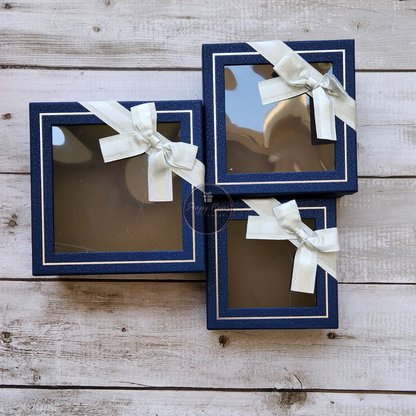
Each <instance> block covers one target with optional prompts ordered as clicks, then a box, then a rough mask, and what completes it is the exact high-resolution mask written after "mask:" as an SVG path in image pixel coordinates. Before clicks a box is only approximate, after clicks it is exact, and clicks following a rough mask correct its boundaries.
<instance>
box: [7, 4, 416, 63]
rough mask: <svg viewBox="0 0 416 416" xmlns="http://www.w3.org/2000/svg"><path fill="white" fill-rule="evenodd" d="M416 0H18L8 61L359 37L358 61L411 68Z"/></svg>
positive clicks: (160, 57) (185, 57)
mask: <svg viewBox="0 0 416 416" xmlns="http://www.w3.org/2000/svg"><path fill="white" fill-rule="evenodd" d="M415 5H416V2H415V1H414V0H410V1H403V2H400V1H391V0H371V1H367V2H366V3H365V4H363V2H362V1H359V0H336V1H330V0H324V1H319V2H312V3H311V2H309V1H307V0H300V1H297V2H293V1H273V0H257V1H254V2H250V3H244V2H242V1H229V2H224V1H220V0H213V1H211V2H210V3H209V5H208V4H206V3H200V2H191V1H185V0H181V1H174V2H172V1H170V0H160V1H158V6H157V8H155V6H154V2H153V1H150V0H142V1H140V2H137V1H134V0H124V1H119V0H94V1H88V2H86V1H82V0H74V1H68V0H67V1H60V2H56V1H54V0H37V1H36V2H34V1H30V0H23V1H19V2H13V1H10V2H8V3H6V4H5V3H3V5H2V8H1V9H0V21H1V31H0V40H1V41H0V55H1V56H2V62H1V63H2V64H5V65H42V66H62V67H106V68H179V67H182V68H183V67H185V68H189V67H192V68H199V67H200V65H201V59H200V54H201V44H202V43H223V42H245V41H249V40H259V39H276V38H277V39H282V40H309V39H311V40H313V39H334V38H335V39H339V38H343V39H350V38H354V39H356V41H357V67H358V68H360V69H415V68H416V55H415V53H414V52H415V41H416V34H415V31H414V12H415V8H416V6H415Z"/></svg>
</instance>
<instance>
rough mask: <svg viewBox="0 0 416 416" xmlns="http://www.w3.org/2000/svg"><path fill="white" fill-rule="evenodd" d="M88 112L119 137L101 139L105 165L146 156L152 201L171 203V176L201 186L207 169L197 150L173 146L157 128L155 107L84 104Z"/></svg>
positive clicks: (152, 105) (183, 146)
mask: <svg viewBox="0 0 416 416" xmlns="http://www.w3.org/2000/svg"><path fill="white" fill-rule="evenodd" d="M80 104H82V105H83V106H84V107H85V108H86V109H88V110H89V111H90V112H91V113H93V114H94V115H96V116H97V117H98V118H99V119H101V120H102V121H104V123H106V124H108V125H109V126H110V127H111V128H113V129H114V130H116V131H117V132H118V133H120V134H117V135H115V136H110V137H105V138H103V139H100V147H101V152H102V154H103V157H104V162H105V163H108V162H113V161H115V160H119V159H125V158H128V157H133V156H137V155H141V154H143V153H147V154H148V155H149V156H150V157H149V161H148V187H149V201H155V202H156V201H172V200H173V190H172V172H174V173H176V174H177V175H179V176H180V177H181V178H183V179H185V180H186V181H187V182H189V183H190V184H191V185H193V186H201V185H202V184H203V183H204V178H205V166H204V164H203V163H202V162H200V161H199V160H198V159H197V158H196V155H197V152H198V146H194V145H192V144H188V143H181V142H178V143H176V142H171V141H170V140H169V139H167V138H166V137H164V136H163V135H162V134H160V133H159V132H158V131H157V130H156V128H157V114H156V107H155V104H154V103H146V104H141V105H137V106H135V107H132V108H131V112H130V111H129V110H127V109H126V108H124V107H123V106H122V105H121V104H119V103H118V102H116V101H95V102H81V103H80Z"/></svg>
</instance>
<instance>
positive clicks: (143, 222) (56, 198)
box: [30, 100, 205, 276]
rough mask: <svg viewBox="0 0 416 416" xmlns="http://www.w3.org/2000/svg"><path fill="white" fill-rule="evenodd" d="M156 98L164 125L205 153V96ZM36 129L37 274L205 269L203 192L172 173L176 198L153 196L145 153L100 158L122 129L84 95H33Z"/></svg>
mask: <svg viewBox="0 0 416 416" xmlns="http://www.w3.org/2000/svg"><path fill="white" fill-rule="evenodd" d="M120 104H121V105H122V106H124V107H125V108H127V109H130V108H131V107H133V106H135V105H138V104H142V102H122V103H120ZM155 104H156V110H157V121H158V126H157V129H158V131H159V132H160V133H161V134H163V135H164V136H165V137H167V138H168V139H169V140H171V141H181V142H184V143H190V144H194V145H196V146H198V154H197V158H198V159H199V160H200V161H203V157H204V155H203V146H202V133H201V132H202V106H201V102H200V101H197V100H196V101H160V102H156V103H155ZM30 131H31V133H30V134H31V180H32V249H33V274H34V275H35V276H37V275H62V274H109V273H111V274H114V273H168V272H191V271H192V272H195V271H204V270H205V235H204V227H205V225H204V220H203V217H201V216H198V215H196V213H195V207H197V206H202V205H203V194H202V192H200V191H199V190H196V189H195V188H194V187H193V186H192V185H191V184H189V183H188V182H186V181H185V180H183V179H181V178H180V177H179V176H177V175H175V174H173V201H171V202H150V201H149V200H148V193H147V192H148V189H147V163H148V162H147V161H148V156H147V155H146V154H143V155H140V156H137V157H134V158H129V159H122V160H117V161H115V162H111V163H104V161H103V158H102V155H101V151H100V147H99V139H100V138H102V137H108V136H111V135H114V134H117V133H116V132H115V131H114V130H113V129H111V128H110V127H109V126H107V125H106V124H104V123H103V122H102V121H101V120H100V119H99V118H97V117H96V116H95V115H93V114H91V113H90V112H89V111H88V110H87V109H86V108H84V107H83V106H82V105H81V104H79V103H31V104H30Z"/></svg>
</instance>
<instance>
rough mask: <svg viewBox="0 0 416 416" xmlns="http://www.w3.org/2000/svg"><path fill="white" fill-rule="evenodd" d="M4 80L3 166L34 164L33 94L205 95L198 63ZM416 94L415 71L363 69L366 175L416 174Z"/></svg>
mask: <svg viewBox="0 0 416 416" xmlns="http://www.w3.org/2000/svg"><path fill="white" fill-rule="evenodd" d="M0 85H2V93H3V97H4V100H2V101H1V102H0V115H3V117H0V138H1V140H0V154H1V155H2V157H1V158H0V172H29V116H28V111H29V110H28V103H29V102H36V101H80V100H125V101H128V100H171V99H172V100H178V99H200V98H202V91H201V90H202V84H201V73H200V72H198V71H186V72H175V71H163V72H153V71H150V72H147V71H144V72H143V71H138V72H133V71H46V70H42V71H40V70H32V71H25V70H0ZM380 86H382V87H380ZM414 97H416V77H415V76H414V74H412V73H371V74H368V73H359V74H357V102H358V142H359V150H358V162H359V163H358V167H359V174H360V175H364V176H408V175H413V176H414V175H416V163H414V154H415V153H416V125H415V123H414V122H413V118H414V114H415V113H416V100H415V99H414ZM12 144H13V145H12Z"/></svg>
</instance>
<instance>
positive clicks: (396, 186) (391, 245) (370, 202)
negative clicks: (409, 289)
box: [337, 179, 416, 283]
mask: <svg viewBox="0 0 416 416" xmlns="http://www.w3.org/2000/svg"><path fill="white" fill-rule="evenodd" d="M415 201H416V180H415V179H361V180H359V192H358V193H357V194H354V195H352V196H345V197H343V198H341V199H339V200H338V212H337V221H338V227H339V232H340V238H341V253H340V257H339V263H338V264H339V272H340V277H339V279H340V281H341V282H401V283H405V282H407V283H416V262H415V258H416V210H415Z"/></svg>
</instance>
